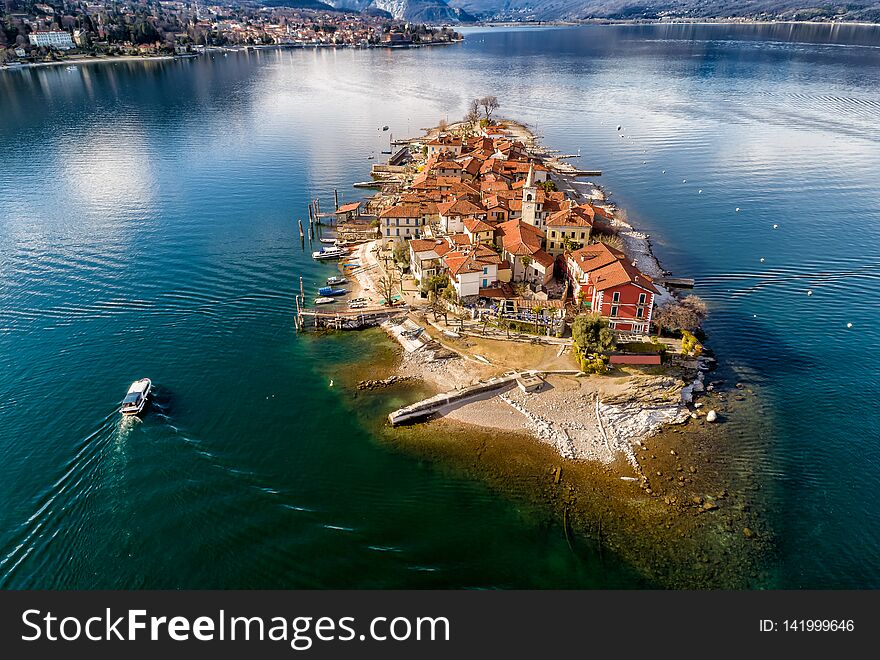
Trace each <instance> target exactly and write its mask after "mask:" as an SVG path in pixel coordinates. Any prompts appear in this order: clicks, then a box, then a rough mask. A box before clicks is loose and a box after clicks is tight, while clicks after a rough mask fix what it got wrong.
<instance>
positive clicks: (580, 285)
mask: <svg viewBox="0 0 880 660" xmlns="http://www.w3.org/2000/svg"><path fill="white" fill-rule="evenodd" d="M566 266H567V270H568V277H569V280H570V282H571V284H572V290H573V292H574V296H575V299H576V300H577V301H579V302H580V305H581V307H583V308H586V309H587V310H589V311H592V312H598V313H599V314H601V315H602V316H604V317H606V318H607V319H608V325H609V327H611V328H613V329H616V330H621V331H624V332H636V333H646V332H648V331H649V329H650V327H651V316H652V311H653V307H654V296H655V295H656V294H657V293H658V291H657V288H656V287H655V286H654V283H653V281H652V280H651V278H650V277H648V276H647V275H645V274H644V273H642V272H640V271H639V270H638V268H636V267H635V266H633V265H632V264H630V263H629V261H628V258H627V256H626V254H624V253H623V252H622V251H620V250H617V249H616V248H613V247H611V246H608V245H605V244H604V243H594V244H593V245H587V246H586V247H583V248H581V249H580V250H575V251H574V252H571V253H569V254H568V255H567V258H566Z"/></svg>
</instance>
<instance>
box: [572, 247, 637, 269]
mask: <svg viewBox="0 0 880 660" xmlns="http://www.w3.org/2000/svg"><path fill="white" fill-rule="evenodd" d="M569 259H571V260H572V261H574V263H575V264H577V267H578V268H579V269H580V270H581V271H582V272H584V273H588V272H590V271H593V270H596V269H597V268H602V267H603V266H607V265H608V264H612V263H614V262H615V261H619V260H621V259H626V254H624V253H623V252H621V251H620V250H618V249H617V248H613V247H611V246H610V245H606V244H605V243H593V244H591V245H587V246H585V247H582V248H581V249H580V250H575V251H574V252H572V253H571V254H570V255H569Z"/></svg>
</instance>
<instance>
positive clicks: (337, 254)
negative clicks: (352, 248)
mask: <svg viewBox="0 0 880 660" xmlns="http://www.w3.org/2000/svg"><path fill="white" fill-rule="evenodd" d="M347 254H348V250H346V249H345V248H341V247H338V246H333V247H328V248H321V249H320V250H318V251H317V252H312V259H317V260H319V261H320V260H323V259H341V258H342V257H344V256H345V255H347Z"/></svg>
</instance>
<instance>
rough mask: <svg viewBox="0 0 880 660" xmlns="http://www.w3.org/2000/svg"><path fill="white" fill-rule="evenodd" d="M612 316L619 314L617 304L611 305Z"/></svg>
mask: <svg viewBox="0 0 880 660" xmlns="http://www.w3.org/2000/svg"><path fill="white" fill-rule="evenodd" d="M611 316H617V305H612V306H611Z"/></svg>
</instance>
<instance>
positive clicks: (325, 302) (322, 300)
mask: <svg viewBox="0 0 880 660" xmlns="http://www.w3.org/2000/svg"><path fill="white" fill-rule="evenodd" d="M334 302H336V298H328V297H326V296H323V297H321V298H315V304H316V305H329V304H330V303H334Z"/></svg>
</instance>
